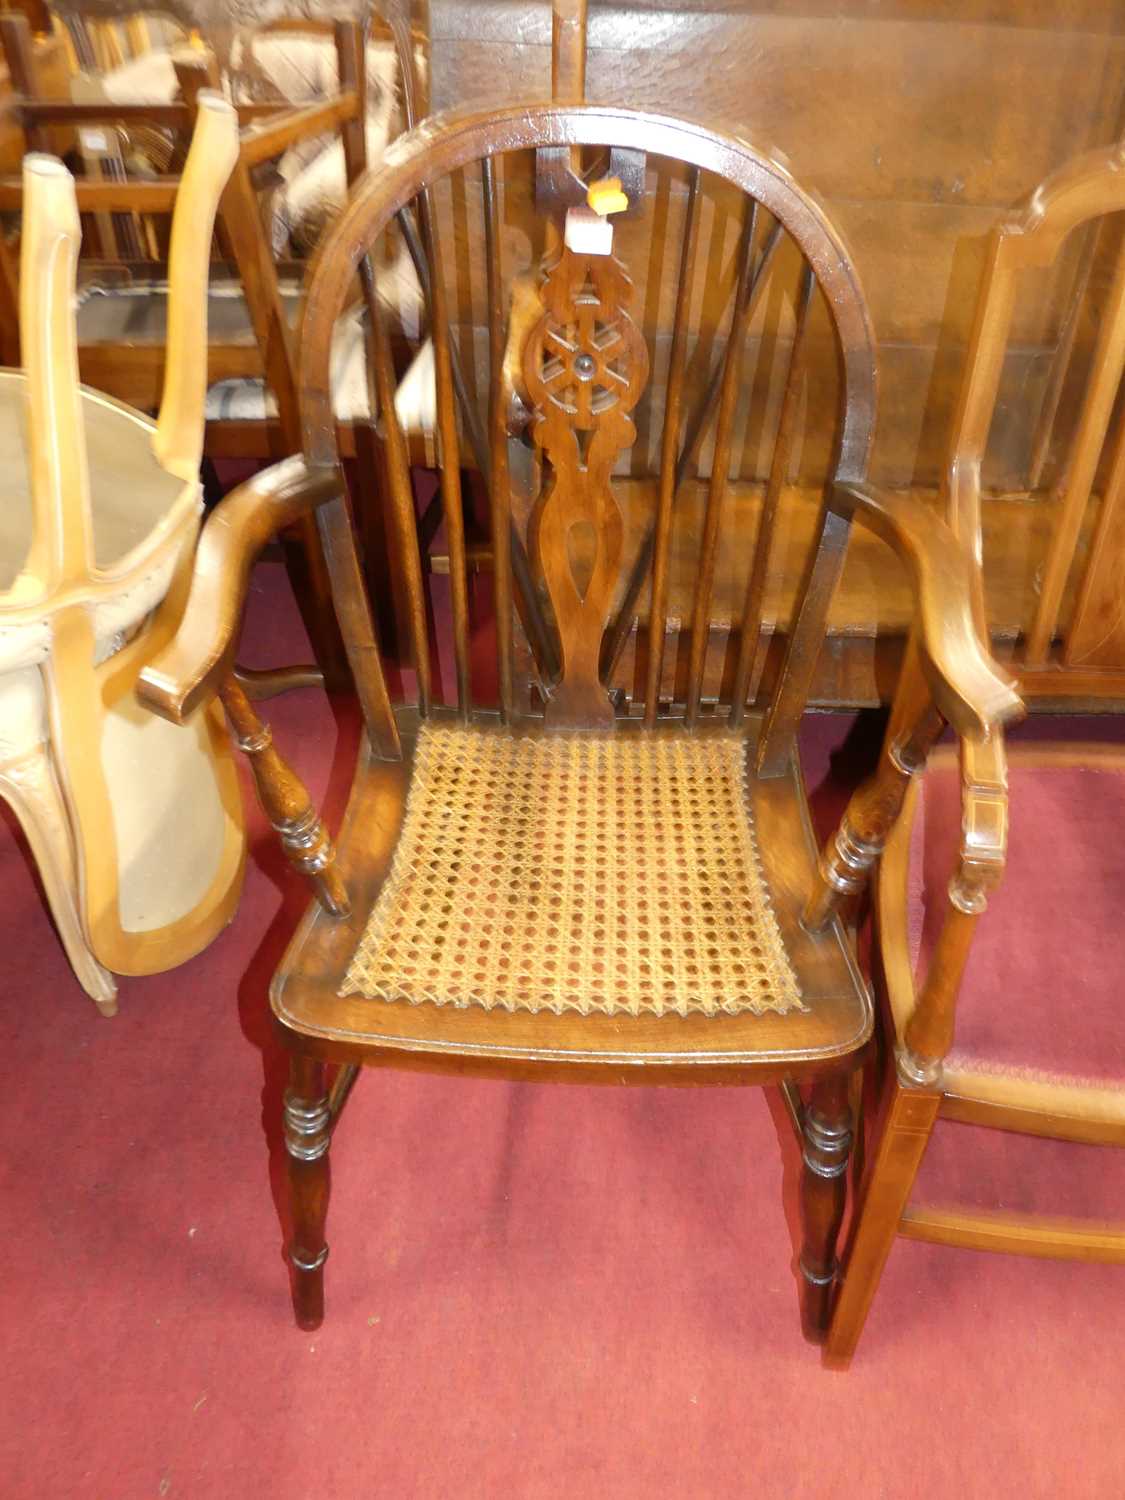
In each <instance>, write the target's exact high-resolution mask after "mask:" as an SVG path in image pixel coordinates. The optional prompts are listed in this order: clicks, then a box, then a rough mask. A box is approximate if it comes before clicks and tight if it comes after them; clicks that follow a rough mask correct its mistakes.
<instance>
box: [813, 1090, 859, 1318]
mask: <svg viewBox="0 0 1125 1500" xmlns="http://www.w3.org/2000/svg"><path fill="white" fill-rule="evenodd" d="M848 1083H849V1081H848V1075H847V1074H846V1073H840V1074H836V1075H833V1076H832V1077H829V1078H818V1079H817V1081H816V1082H815V1083H814V1084H813V1086H812V1094H811V1096H810V1098H809V1102H808V1106H807V1108H806V1109H805V1111H804V1115H803V1122H802V1136H803V1140H804V1151H803V1156H802V1172H801V1229H802V1243H801V1255H800V1270H801V1327H802V1329H803V1330H804V1334H805V1337H806V1338H807V1339H810V1340H811V1341H812V1342H813V1343H821V1342H822V1341H823V1339H824V1336H825V1333H826V1332H827V1329H828V1316H829V1312H830V1310H831V1305H832V1289H833V1286H834V1284H835V1280H836V1237H837V1235H838V1234H839V1232H840V1224H841V1221H842V1220H843V1217H844V1204H845V1201H846V1199H847V1191H848V1154H849V1152H850V1151H851V1146H852V1117H851V1107H850V1101H849V1097H848V1095H849V1086H848Z"/></svg>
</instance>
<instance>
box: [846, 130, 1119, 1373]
mask: <svg viewBox="0 0 1125 1500" xmlns="http://www.w3.org/2000/svg"><path fill="white" fill-rule="evenodd" d="M1123 164H1125V155H1123V151H1122V148H1121V147H1120V146H1114V147H1111V148H1108V149H1105V150H1100V151H1094V152H1090V153H1087V154H1086V155H1084V156H1081V157H1079V158H1077V159H1076V160H1075V161H1073V162H1071V163H1070V164H1069V165H1068V166H1066V167H1064V168H1062V169H1061V170H1060V171H1058V172H1056V173H1054V174H1053V175H1052V176H1051V177H1049V178H1048V179H1047V180H1046V181H1045V182H1044V183H1043V184H1042V185H1041V186H1040V187H1039V188H1038V189H1037V190H1036V192H1035V193H1034V194H1033V195H1032V197H1031V199H1030V201H1029V203H1028V205H1027V206H1026V207H1025V208H1023V209H1021V210H1019V211H1017V212H1016V213H1014V214H1012V215H1011V216H1010V217H1009V218H1007V219H1006V220H1005V221H1004V222H1003V223H1002V224H1000V225H999V226H998V227H997V229H996V230H995V232H994V234H993V237H992V244H991V249H990V256H989V261H988V265H987V268H986V272H985V276H984V279H983V281H982V285H981V290H980V296H979V300H978V304H977V314H976V320H975V323H974V328H973V335H972V339H971V341H970V345H969V349H968V353H967V363H966V374H965V380H964V383H963V386H962V391H961V398H960V401H959V404H958V407H957V413H956V420H955V423H954V429H953V436H952V444H951V459H950V464H949V470H948V480H947V495H946V503H947V507H948V516H949V522H950V525H951V527H952V528H953V529H954V530H955V531H956V533H957V535H958V536H959V537H960V539H961V541H962V545H963V546H964V547H965V548H966V550H967V551H968V552H969V553H970V554H971V555H972V556H973V557H974V558H975V559H976V561H977V563H978V565H979V561H980V536H981V529H980V472H981V464H982V462H983V458H984V453H985V447H986V444H987V441H988V434H989V429H990V426H991V423H992V416H993V411H994V409H995V405H996V396H997V389H998V385H999V378H1000V369H1001V363H1002V359H1003V355H1004V350H1005V347H1006V343H1007V337H1008V331H1009V328H1010V325H1011V320H1012V314H1013V310H1014V306H1015V301H1016V297H1017V295H1018V290H1019V276H1020V273H1021V272H1022V271H1024V270H1027V269H1042V268H1045V267H1048V266H1050V265H1051V264H1052V263H1053V262H1054V260H1055V258H1056V256H1057V255H1058V254H1059V251H1060V249H1061V247H1062V244H1063V242H1064V240H1065V239H1066V237H1067V236H1068V235H1070V234H1071V233H1072V232H1073V231H1075V230H1076V229H1078V228H1080V227H1081V226H1083V225H1085V224H1087V223H1088V222H1089V221H1090V220H1092V219H1095V218H1098V217H1100V216H1102V215H1105V214H1109V213H1117V212H1120V211H1121V210H1123V209H1125V180H1123V174H1122V166H1123ZM1123 369H1125V249H1122V251H1121V252H1120V253H1119V256H1118V260H1117V264H1116V268H1115V273H1114V280H1113V285H1112V289H1111V291H1110V298H1109V305H1108V307H1107V309H1106V315H1105V317H1104V319H1103V320H1102V322H1101V324H1100V329H1099V335H1098V340H1097V346H1096V349H1095V351H1094V359H1093V366H1092V375H1091V377H1090V380H1089V384H1088V387H1087V391H1086V396H1085V400H1084V403H1083V406H1082V410H1081V413H1080V417H1079V423H1078V428H1077V432H1076V436H1075V439H1074V443H1073V448H1072V452H1071V455H1070V459H1069V463H1068V465H1067V467H1066V470H1065V478H1064V482H1063V504H1062V512H1061V516H1060V520H1059V524H1058V528H1057V530H1056V532H1055V534H1054V536H1053V537H1052V541H1051V546H1050V550H1049V553H1048V557H1047V563H1046V568H1045V572H1044V578H1043V585H1042V590H1041V595H1040V600H1039V607H1038V611H1037V614H1036V618H1035V620H1034V622H1033V625H1032V629H1031V631H1030V632H1029V635H1028V638H1027V641H1026V642H1025V644H1024V648H1023V652H1022V655H1021V657H1020V659H1019V660H1018V661H1017V663H1016V664H1015V665H1016V667H1017V669H1018V671H1019V674H1020V675H1019V682H1020V690H1021V692H1023V693H1025V694H1027V695H1028V696H1029V697H1039V698H1042V699H1044V700H1047V699H1051V700H1058V701H1062V702H1065V701H1067V700H1068V699H1069V700H1071V701H1073V700H1074V699H1075V698H1077V699H1082V700H1084V701H1088V700H1090V699H1094V700H1097V699H1098V698H1100V697H1103V698H1104V697H1119V696H1120V695H1121V691H1122V688H1123V687H1125V671H1122V670H1121V669H1119V668H1118V667H1117V666H1116V662H1117V661H1120V660H1121V651H1122V649H1123V646H1125V635H1123V633H1122V604H1121V589H1120V579H1119V577H1117V576H1116V573H1117V570H1118V569H1119V565H1120V557H1121V555H1122V548H1123V546H1125V533H1123V531H1122V527H1123V525H1125V504H1123V494H1125V431H1122V432H1121V433H1120V434H1119V435H1118V437H1117V439H1116V446H1115V448H1114V450H1113V456H1112V461H1111V465H1110V472H1109V479H1108V481H1107V486H1106V491H1105V494H1104V497H1103V501H1102V512H1101V515H1100V518H1099V522H1098V527H1097V530H1096V533H1095V537H1094V542H1093V546H1092V548H1091V551H1090V554H1089V557H1088V559H1087V561H1086V564H1085V569H1084V573H1083V578H1082V583H1081V586H1080V590H1079V595H1078V605H1077V608H1076V611H1075V616H1074V619H1073V620H1072V622H1071V623H1070V626H1069V630H1068V633H1067V635H1066V637H1065V639H1064V641H1063V643H1062V644H1061V646H1056V645H1055V644H1054V641H1055V636H1056V633H1057V630H1058V625H1059V619H1058V616H1059V608H1060V604H1061V601H1062V597H1063V589H1064V585H1065V583H1066V580H1067V575H1068V573H1069V571H1070V569H1071V568H1072V566H1073V563H1074V556H1075V545H1076V542H1077V538H1078V532H1079V526H1080V523H1081V519H1082V512H1083V510H1084V508H1085V506H1086V504H1087V502H1088V500H1089V497H1090V491H1091V487H1092V485H1093V482H1094V477H1095V471H1096V468H1097V464H1098V458H1099V454H1100V452H1101V449H1102V445H1103V443H1104V442H1105V439H1106V434H1107V430H1108V427H1109V422H1110V417H1111V414H1112V410H1113V406H1114V401H1115V397H1116V394H1117V389H1118V386H1119V384H1120V380H1121V375H1122V371H1123ZM1047 416H1048V425H1049V421H1050V420H1051V419H1052V417H1053V412H1052V411H1051V410H1050V409H1048V413H1047ZM974 582H975V594H974V611H975V614H976V618H977V621H978V625H979V624H980V622H981V621H983V619H984V598H983V591H982V585H981V575H980V573H979V570H978V572H977V573H976V575H975V580H974ZM1110 663H1114V665H1110ZM916 690H917V682H916V679H915V682H914V684H913V686H912V683H911V680H910V678H909V677H908V676H907V675H906V674H904V679H903V684H902V687H901V689H900V695H899V701H897V702H896V705H895V709H894V711H893V715H892V725H891V731H890V735H889V738H888V749H887V750H885V751H884V755H888V754H890V753H892V752H893V739H894V733H895V728H896V723H898V722H899V721H901V720H902V718H903V717H904V716H906V717H909V713H910V707H909V700H910V698H911V694H912V693H913V692H915V691H916ZM948 754H949V752H943V757H945V756H948ZM959 755H960V763H961V779H962V837H961V847H960V853H959V857H958V862H957V867H956V869H955V870H954V871H953V876H952V880H951V883H950V887H949V910H948V913H947V917H946V921H945V925H944V927H943V929H942V932H941V934H940V937H939V940H938V946H937V948H936V950H935V953H934V956H933V960H932V962H931V965H930V968H929V972H928V973H927V975H926V978H925V981H924V983H923V985H922V987H921V990H920V992H919V993H917V994H915V987H914V981H913V975H912V972H911V965H910V961H909V956H908V953H907V949H906V911H905V902H906V889H907V884H906V882H907V869H908V856H909V822H910V818H911V817H912V815H913V805H914V802H913V798H914V793H913V792H912V793H911V802H910V805H909V807H908V808H907V812H906V816H905V817H904V819H903V821H902V823H900V825H899V826H898V828H897V829H896V830H895V833H894V838H893V841H892V842H891V843H890V844H888V846H887V851H886V854H885V856H884V858H883V861H882V864H881V867H880V869H879V872H878V876H877V884H876V912H877V918H878V922H877V931H878V939H879V945H880V958H881V965H882V970H883V973H884V975H885V985H886V990H887V997H888V1006H889V1017H890V1022H891V1031H892V1043H893V1051H894V1075H893V1076H892V1077H890V1078H889V1079H888V1081H887V1098H886V1101H885V1108H884V1113H883V1117H882V1120H881V1123H880V1125H879V1136H878V1145H877V1149H876V1151H875V1153H874V1159H873V1162H872V1166H871V1172H870V1177H869V1180H868V1182H867V1184H866V1187H865V1189H864V1195H863V1198H862V1200H861V1203H860V1208H859V1213H858V1216H857V1219H856V1222H855V1225H854V1228H853V1233H852V1239H851V1244H850V1247H849V1250H848V1259H847V1264H846V1270H845V1275H844V1279H843V1283H842V1287H841V1291H840V1295H839V1300H838V1303H837V1307H836V1310H835V1313H834V1315H833V1322H832V1329H831V1333H830V1336H829V1340H828V1343H827V1346H826V1358H828V1359H829V1360H830V1361H831V1362H833V1363H840V1364H846V1363H847V1362H848V1361H849V1360H850V1359H851V1357H852V1355H853V1353H854V1351H855V1348H856V1345H857V1343H858V1340H859V1337H860V1335H861V1333H862V1330H863V1325H864V1321H865V1319H866V1316H867V1311H868V1309H869V1307H870V1304H871V1302H872V1300H873V1299H874V1296H875V1293H876V1291H877V1289H878V1284H879V1279H880V1276H881V1274H882V1270H883V1266H884V1264H885V1262H886V1258H887V1256H888V1255H889V1253H890V1249H891V1245H892V1243H893V1241H894V1237H895V1235H896V1233H900V1234H904V1235H907V1236H909V1237H912V1238H916V1239H931V1240H934V1241H935V1242H938V1243H942V1244H959V1245H965V1246H968V1247H972V1248H977V1249H994V1250H1010V1251H1017V1252H1022V1253H1027V1254H1034V1255H1051V1256H1059V1257H1067V1256H1077V1257H1080V1258H1083V1259H1098V1260H1113V1261H1120V1260H1125V1228H1123V1229H1107V1228H1105V1227H1104V1226H1085V1227H1083V1226H1081V1225H1075V1224H1071V1223H1060V1222H1058V1221H1044V1220H1039V1221H1033V1220H1029V1219H1026V1218H1017V1217H1015V1216H1011V1215H1003V1214H996V1215H981V1214H973V1213H968V1212H964V1211H961V1210H952V1211H949V1212H944V1211H943V1212H940V1213H939V1212H934V1213H931V1212H929V1211H926V1210H918V1209H913V1208H911V1207H910V1206H909V1199H910V1192H911V1188H912V1186H913V1183H914V1179H915V1177H916V1175H917V1172H918V1169H919V1167H920V1166H921V1162H922V1158H923V1156H924V1154H925V1150H926V1146H927V1143H928V1141H929V1138H930V1134H931V1132H932V1129H933V1126H934V1123H935V1121H936V1120H937V1119H938V1118H943V1119H954V1120H962V1121H969V1122H971V1123H975V1124H981V1125H988V1126H990V1127H992V1128H995V1129H1002V1130H1013V1131H1018V1132H1021V1133H1025V1134H1032V1135H1044V1136H1053V1137H1055V1138H1058V1139H1063V1140H1074V1141H1083V1142H1087V1143H1089V1144H1096V1145H1105V1144H1112V1145H1125V1131H1123V1128H1122V1124H1121V1111H1122V1105H1121V1102H1120V1100H1119V1101H1118V1103H1117V1105H1116V1106H1115V1107H1114V1108H1112V1109H1111V1108H1108V1107H1107V1105H1106V1101H1105V1097H1104V1095H1105V1092H1106V1091H1097V1090H1081V1089H1066V1088H1063V1087H1061V1086H1056V1085H1039V1084H1034V1083H1030V1082H1023V1081H1014V1080H1013V1081H1012V1082H1011V1083H1010V1084H1008V1085H1004V1086H1003V1087H999V1088H998V1087H997V1086H996V1085H995V1083H994V1081H989V1080H982V1079H980V1078H979V1077H976V1076H972V1077H961V1076H958V1075H957V1074H956V1073H955V1072H953V1071H951V1070H947V1069H946V1067H945V1062H944V1060H945V1058H946V1055H947V1054H948V1053H949V1051H950V1048H951V1047H952V1045H953V1039H954V1030H955V1024H956V1007H957V997H958V994H959V991H960V987H961V981H962V978H963V975H964V969H965V964H966V963H967V961H968V957H969V953H970V951H971V946H972V939H973V934H974V931H975V929H976V924H977V922H978V921H979V920H980V918H981V916H982V915H983V914H984V912H985V910H986V908H987V898H988V894H989V892H990V890H992V889H993V888H995V886H996V884H997V883H998V882H999V880H1000V879H1001V878H1002V875H1003V871H1004V862H1005V858H1006V853H1007V823H1008V804H1007V766H1006V751H1005V746H1004V740H1003V731H1002V729H1001V727H1000V726H996V727H994V728H993V730H992V731H991V733H990V734H989V736H988V737H987V738H986V739H984V740H981V739H979V738H978V737H975V736H967V737H962V739H961V742H960V746H959ZM1019 758H1020V761H1021V762H1023V763H1026V764H1030V765H1036V764H1057V765H1063V764H1073V763H1079V762H1082V761H1089V758H1090V756H1089V752H1088V751H1087V752H1083V753H1082V754H1078V753H1077V752H1076V751H1074V750H1070V751H1064V750H1061V749H1057V748H1056V749H1055V750H1052V751H1050V752H1047V751H1041V750H1037V749H1035V748H1034V747H1029V748H1027V749H1021V750H1020V751H1019Z"/></svg>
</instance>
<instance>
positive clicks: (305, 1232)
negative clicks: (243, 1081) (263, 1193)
mask: <svg viewBox="0 0 1125 1500" xmlns="http://www.w3.org/2000/svg"><path fill="white" fill-rule="evenodd" d="M331 1132H332V1117H331V1110H330V1108H329V1103H328V1090H327V1089H326V1087H325V1081H324V1064H323V1063H321V1062H317V1061H316V1060H315V1059H314V1058H310V1057H301V1056H298V1055H296V1054H295V1055H294V1057H293V1060H292V1062H291V1064H290V1070H289V1088H288V1089H287V1090H286V1093H285V1149H286V1151H287V1152H288V1153H289V1202H290V1209H291V1214H292V1223H293V1238H292V1241H291V1242H290V1245H289V1260H290V1262H291V1264H292V1266H293V1312H294V1314H295V1315H296V1318H297V1325H298V1327H300V1328H308V1329H312V1328H319V1327H320V1324H321V1323H322V1321H323V1319H324V1262H325V1260H326V1259H327V1257H328V1245H327V1244H326V1243H325V1239H324V1221H325V1218H326V1217H327V1214H328V1190H329V1172H328V1144H329V1141H330V1139H331Z"/></svg>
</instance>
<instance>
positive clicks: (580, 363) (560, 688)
mask: <svg viewBox="0 0 1125 1500" xmlns="http://www.w3.org/2000/svg"><path fill="white" fill-rule="evenodd" d="M632 292H633V287H632V283H631V281H630V280H629V277H628V275H627V274H626V272H625V268H624V267H623V266H622V265H621V264H620V262H619V261H616V260H614V258H613V257H612V256H586V255H575V254H574V253H573V252H572V251H570V250H564V251H563V252H562V255H561V256H560V258H559V259H558V261H557V262H556V263H555V265H554V267H553V268H552V269H551V271H550V273H549V274H548V276H547V280H546V283H545V285H544V289H543V302H544V308H545V311H544V313H543V316H542V317H541V318H540V319H539V322H538V323H537V324H536V325H535V327H534V328H533V329H532V331H531V333H530V335H529V336H528V340H527V344H526V346H525V348H524V356H523V365H524V372H523V373H524V381H525V383H526V386H527V390H528V394H529V395H530V397H531V401H532V403H533V406H534V415H533V420H532V427H531V433H532V437H533V438H534V440H535V442H536V444H537V446H538V447H539V448H540V450H541V452H542V454H543V457H544V458H545V460H546V461H547V464H548V465H549V477H548V480H547V482H546V484H545V486H544V490H543V494H542V496H541V498H540V500H539V503H538V505H537V507H536V509H535V512H534V514H533V516H532V525H531V541H532V549H533V552H534V554H535V555H536V557H537V559H538V561H539V565H540V567H541V569H542V572H543V576H544V578H545V580H546V583H547V587H548V590H549V591H550V595H551V602H552V604H553V605H554V610H555V619H556V622H557V625H558V631H559V644H560V648H561V658H562V670H561V674H560V677H559V680H558V682H557V683H556V684H555V685H554V688H553V690H552V693H551V697H550V700H549V702H548V705H547V711H546V717H547V720H548V722H549V723H554V724H556V725H558V726H572V727H573V726H582V725H590V724H601V723H610V722H612V718H613V709H612V705H611V703H610V700H609V696H608V694H607V693H606V691H605V689H604V688H603V687H602V685H601V683H600V681H599V676H598V659H599V656H600V652H601V640H602V635H603V634H604V631H605V626H606V621H607V618H608V614H609V607H610V603H611V601H612V597H613V591H614V587H615V585H616V582H617V576H618V570H619V567H620V563H621V549H622V542H623V526H622V519H621V512H620V510H619V509H618V506H617V501H616V499H615V498H614V494H613V488H612V485H611V484H610V477H609V476H610V473H611V471H612V469H613V466H614V464H615V463H616V461H617V458H618V455H619V454H620V453H621V452H622V450H623V449H625V448H628V447H629V446H631V444H632V443H633V441H634V439H635V437H636V428H635V427H634V425H633V422H632V419H631V417H630V415H629V414H630V412H631V411H632V410H633V408H634V407H635V406H636V404H637V402H638V400H639V399H640V397H641V394H642V392H643V390H644V387H645V382H646V380H647V379H648V350H647V348H646V346H645V341H644V338H643V336H642V335H641V332H640V330H639V329H638V328H637V326H636V324H635V323H634V322H633V320H632V318H631V317H630V316H629V313H628V312H627V311H626V304H627V303H628V301H629V300H630V298H631V297H632Z"/></svg>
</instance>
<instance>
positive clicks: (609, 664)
mask: <svg viewBox="0 0 1125 1500" xmlns="http://www.w3.org/2000/svg"><path fill="white" fill-rule="evenodd" d="M780 239H781V225H780V224H775V225H774V226H773V228H772V229H771V230H770V232H769V236H768V238H767V240H766V243H765V247H764V249H763V250H762V253H761V255H760V256H759V258H758V263H757V265H756V267H755V269H754V276H753V279H752V280H751V282H750V287H749V291H748V293H747V294H746V307H745V309H744V321H745V322H746V323H747V324H749V321H750V319H751V317H753V314H754V309H755V307H756V306H757V305H758V294H759V292H760V291H761V289H762V288H763V287H764V286H765V284H766V278H767V277H768V275H769V269H770V266H771V265H772V264H773V258H774V255H775V253H776V251H777V246H778V243H779V241H780ZM741 286H742V283H741V282H738V283H736V286H735V298H734V304H735V309H736V310H737V307H738V299H739V295H740V292H739V288H740V287H741ZM736 315H737V311H736V313H735V316H736ZM723 368H724V365H723V361H722V360H720V361H719V362H718V364H717V365H716V366H715V369H714V370H713V371H712V373H711V378H710V380H709V381H708V383H707V389H706V390H705V392H704V394H703V397H702V399H701V400H700V401H699V403H698V405H697V406H696V408H695V410H694V411H693V412H692V413H691V416H690V417H689V418H688V423H687V431H686V435H685V438H684V446H683V449H682V450H681V452H680V457H679V460H678V462H677V464H676V480H675V484H674V486H673V489H672V496H673V503H674V501H675V496H676V495H677V494H678V493H679V489H680V486H681V485H682V484H683V482H684V480H685V479H686V477H687V473H688V470H689V468H690V467H691V466H692V464H694V463H695V462H696V460H697V459H698V457H699V450H700V449H701V448H702V446H703V437H704V434H705V433H706V431H707V426H708V423H709V422H710V420H711V413H712V412H713V411H714V409H715V402H716V400H717V399H718V395H719V387H720V385H721V384H722V378H723ZM654 541H655V534H654V530H653V528H651V527H650V528H649V530H648V532H647V533H646V535H645V538H644V540H643V541H642V542H641V545H640V547H639V548H638V549H637V557H636V561H635V562H634V563H633V569H632V572H631V573H630V574H629V580H628V583H627V585H626V588H625V593H624V597H623V599H622V602H621V608H620V609H619V610H618V612H617V616H616V618H615V619H614V621H613V624H612V625H611V626H610V629H609V630H608V632H607V633H606V642H605V648H604V650H603V653H602V679H603V681H605V682H610V681H612V678H613V673H614V672H615V671H616V669H617V664H618V662H619V661H620V660H621V653H622V652H623V651H624V649H625V643H626V641H627V640H628V639H629V632H630V631H631V630H632V628H633V614H634V611H635V609H636V605H637V600H638V599H639V598H640V596H641V590H642V589H643V588H644V585H645V579H646V578H647V577H648V574H649V567H650V565H651V563H652V555H653V545H654Z"/></svg>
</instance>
